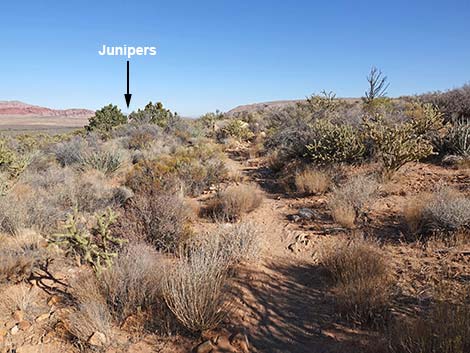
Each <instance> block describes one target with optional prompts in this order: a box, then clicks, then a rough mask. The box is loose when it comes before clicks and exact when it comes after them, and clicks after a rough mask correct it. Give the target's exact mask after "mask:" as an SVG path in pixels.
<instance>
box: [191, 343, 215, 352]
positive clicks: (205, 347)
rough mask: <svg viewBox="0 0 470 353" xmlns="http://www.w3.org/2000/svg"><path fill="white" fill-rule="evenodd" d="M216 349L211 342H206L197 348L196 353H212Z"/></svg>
mask: <svg viewBox="0 0 470 353" xmlns="http://www.w3.org/2000/svg"><path fill="white" fill-rule="evenodd" d="M213 349H214V345H213V344H212V342H211V341H205V342H203V343H201V344H200V345H199V346H197V347H196V349H195V350H194V352H195V353H210V352H212V350H213Z"/></svg>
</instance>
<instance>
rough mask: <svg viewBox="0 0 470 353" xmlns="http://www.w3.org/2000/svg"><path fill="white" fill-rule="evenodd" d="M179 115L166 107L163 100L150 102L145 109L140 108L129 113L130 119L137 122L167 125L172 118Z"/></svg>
mask: <svg viewBox="0 0 470 353" xmlns="http://www.w3.org/2000/svg"><path fill="white" fill-rule="evenodd" d="M176 116H177V114H176V113H172V112H171V111H170V110H169V109H165V108H164V107H163V104H162V103H161V102H157V103H155V104H153V103H152V102H149V103H148V104H147V105H146V106H145V108H144V109H138V110H137V111H136V112H132V113H131V114H130V115H129V120H130V121H131V122H132V123H137V124H156V125H158V126H160V127H167V126H168V125H169V123H170V122H171V120H172V119H173V118H175V117H176Z"/></svg>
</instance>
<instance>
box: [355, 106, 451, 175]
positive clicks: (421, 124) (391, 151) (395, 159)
mask: <svg viewBox="0 0 470 353" xmlns="http://www.w3.org/2000/svg"><path fill="white" fill-rule="evenodd" d="M419 112H420V113H419V114H417V113H416V112H413V116H412V118H411V119H408V120H407V121H405V122H402V123H399V124H391V123H389V122H387V121H385V119H384V118H383V116H380V115H376V116H375V117H374V118H366V120H365V121H364V124H363V130H364V133H365V135H366V138H367V139H368V140H369V142H370V143H371V145H372V149H373V152H374V153H375V155H376V156H377V157H378V158H379V160H380V161H381V162H382V165H383V169H384V172H385V173H393V172H395V171H397V170H398V169H400V168H401V167H402V166H403V165H404V164H406V163H408V162H413V161H419V160H421V159H423V158H426V157H428V156H430V155H431V154H433V153H434V152H433V137H434V133H435V132H436V131H438V130H440V129H441V128H442V126H443V125H442V124H443V119H442V114H441V113H440V112H439V111H438V110H437V109H436V108H435V107H433V106H432V105H429V104H425V105H423V106H421V110H419Z"/></svg>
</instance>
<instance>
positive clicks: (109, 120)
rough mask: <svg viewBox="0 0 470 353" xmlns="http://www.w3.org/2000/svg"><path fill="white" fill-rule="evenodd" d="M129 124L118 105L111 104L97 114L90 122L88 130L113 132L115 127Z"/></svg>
mask: <svg viewBox="0 0 470 353" xmlns="http://www.w3.org/2000/svg"><path fill="white" fill-rule="evenodd" d="M125 123H127V117H126V116H125V115H124V114H122V112H121V109H119V108H118V107H117V106H116V105H112V104H109V105H107V106H105V107H103V108H101V109H100V110H97V111H96V112H95V115H94V116H92V117H91V118H90V119H89V120H88V125H87V127H86V128H87V130H88V131H92V130H99V131H104V132H109V131H111V130H112V129H113V128H114V127H116V126H119V125H122V124H125Z"/></svg>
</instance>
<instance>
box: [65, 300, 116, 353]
mask: <svg viewBox="0 0 470 353" xmlns="http://www.w3.org/2000/svg"><path fill="white" fill-rule="evenodd" d="M63 322H64V324H65V329H66V330H67V333H68V334H69V335H70V336H71V338H72V341H73V343H74V344H75V345H77V346H78V347H79V348H80V349H82V350H85V349H94V348H97V347H94V346H93V345H92V344H91V342H92V341H91V338H92V336H93V335H100V334H101V335H104V340H103V341H102V342H101V343H100V346H104V347H106V346H108V345H109V344H110V343H111V338H112V336H111V332H112V331H111V327H112V325H111V322H112V318H111V314H110V313H109V310H108V308H107V307H106V304H105V303H103V302H101V301H89V302H81V303H79V304H78V305H77V306H76V307H75V308H74V309H73V310H71V311H70V312H69V314H68V315H67V316H66V318H64V319H63Z"/></svg>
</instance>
